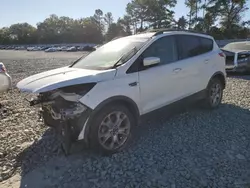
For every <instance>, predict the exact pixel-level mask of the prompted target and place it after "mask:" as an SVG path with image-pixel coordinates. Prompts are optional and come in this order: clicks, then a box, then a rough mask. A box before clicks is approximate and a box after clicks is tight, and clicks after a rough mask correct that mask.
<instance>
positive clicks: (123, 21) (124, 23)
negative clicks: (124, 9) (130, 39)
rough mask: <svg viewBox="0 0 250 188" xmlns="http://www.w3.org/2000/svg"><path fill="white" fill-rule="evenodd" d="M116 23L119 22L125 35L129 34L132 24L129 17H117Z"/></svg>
mask: <svg viewBox="0 0 250 188" xmlns="http://www.w3.org/2000/svg"><path fill="white" fill-rule="evenodd" d="M117 24H119V25H120V26H121V27H122V29H123V31H124V32H125V34H126V35H131V34H132V32H131V26H133V22H132V20H131V17H129V16H128V15H125V16H123V18H119V19H118V21H117Z"/></svg>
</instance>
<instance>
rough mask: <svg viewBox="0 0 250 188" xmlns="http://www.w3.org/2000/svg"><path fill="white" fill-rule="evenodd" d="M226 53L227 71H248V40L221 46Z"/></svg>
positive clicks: (249, 66) (249, 61) (249, 48)
mask: <svg viewBox="0 0 250 188" xmlns="http://www.w3.org/2000/svg"><path fill="white" fill-rule="evenodd" d="M221 50H222V51H223V52H224V54H225V55H226V70H227V72H249V71H250V42H249V41H246V42H232V43H229V44H227V45H226V46H224V47H223V48H221Z"/></svg>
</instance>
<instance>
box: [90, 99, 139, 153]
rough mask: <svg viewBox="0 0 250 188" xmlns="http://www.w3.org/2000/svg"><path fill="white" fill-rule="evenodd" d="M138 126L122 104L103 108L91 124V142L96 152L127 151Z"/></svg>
mask: <svg viewBox="0 0 250 188" xmlns="http://www.w3.org/2000/svg"><path fill="white" fill-rule="evenodd" d="M135 125H136V121H135V118H134V116H133V114H132V113H131V112H130V111H129V110H128V108H127V107H126V106H124V105H122V104H114V105H113V104H111V105H107V106H105V107H103V108H102V109H101V110H100V111H99V112H98V113H97V114H96V115H95V117H94V118H93V120H92V122H91V123H90V131H89V141H90V146H91V148H93V149H94V150H95V151H97V152H100V153H102V154H108V155H110V154H114V153H117V152H120V151H122V150H123V149H125V148H126V147H127V145H128V143H129V141H130V140H131V136H132V132H133V128H134V127H135Z"/></svg>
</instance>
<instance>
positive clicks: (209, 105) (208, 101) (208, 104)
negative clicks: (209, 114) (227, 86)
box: [203, 78, 223, 109]
mask: <svg viewBox="0 0 250 188" xmlns="http://www.w3.org/2000/svg"><path fill="white" fill-rule="evenodd" d="M215 88H218V89H219V91H218V93H217V102H215V103H213V99H212V93H213V91H214V90H215ZM222 97H223V83H222V82H221V81H220V79H218V78H213V79H212V80H210V82H209V84H208V86H207V89H206V98H205V99H204V103H203V106H204V107H205V108H206V109H216V108H218V107H219V105H220V104H221V101H222Z"/></svg>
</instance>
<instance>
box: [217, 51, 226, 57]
mask: <svg viewBox="0 0 250 188" xmlns="http://www.w3.org/2000/svg"><path fill="white" fill-rule="evenodd" d="M218 54H219V56H221V57H226V55H225V54H224V53H223V52H219V53H218Z"/></svg>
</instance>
